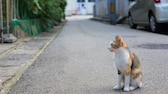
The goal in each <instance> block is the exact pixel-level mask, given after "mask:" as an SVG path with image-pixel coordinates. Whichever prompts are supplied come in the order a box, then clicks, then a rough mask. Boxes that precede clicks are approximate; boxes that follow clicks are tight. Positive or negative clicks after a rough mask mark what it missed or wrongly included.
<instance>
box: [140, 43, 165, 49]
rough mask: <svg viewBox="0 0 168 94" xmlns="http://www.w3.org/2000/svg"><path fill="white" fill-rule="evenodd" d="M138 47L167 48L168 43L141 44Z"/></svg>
mask: <svg viewBox="0 0 168 94" xmlns="http://www.w3.org/2000/svg"><path fill="white" fill-rule="evenodd" d="M138 47H140V48H145V49H168V44H151V43H149V44H141V45H138Z"/></svg>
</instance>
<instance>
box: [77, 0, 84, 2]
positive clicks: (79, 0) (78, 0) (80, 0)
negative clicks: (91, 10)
mask: <svg viewBox="0 0 168 94" xmlns="http://www.w3.org/2000/svg"><path fill="white" fill-rule="evenodd" d="M77 2H85V0H77Z"/></svg>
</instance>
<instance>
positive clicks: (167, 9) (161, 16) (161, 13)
mask: <svg viewBox="0 0 168 94" xmlns="http://www.w3.org/2000/svg"><path fill="white" fill-rule="evenodd" d="M155 7H156V9H155V11H156V19H157V22H158V23H168V16H167V15H168V4H167V5H165V6H163V5H155Z"/></svg>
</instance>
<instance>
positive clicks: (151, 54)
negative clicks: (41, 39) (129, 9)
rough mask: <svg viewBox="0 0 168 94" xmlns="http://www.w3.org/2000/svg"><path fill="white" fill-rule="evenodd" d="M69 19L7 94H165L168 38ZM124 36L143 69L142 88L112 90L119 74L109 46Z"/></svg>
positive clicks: (166, 86)
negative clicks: (114, 40) (118, 36)
mask: <svg viewBox="0 0 168 94" xmlns="http://www.w3.org/2000/svg"><path fill="white" fill-rule="evenodd" d="M89 18H90V16H72V17H68V18H67V19H68V22H67V24H66V25H65V26H64V28H63V29H62V32H61V33H60V35H59V36H58V37H57V38H56V39H55V40H54V41H53V42H52V43H51V44H50V45H49V46H48V47H47V49H46V50H45V51H44V53H43V54H42V55H41V56H40V57H39V58H38V59H37V60H36V61H35V62H34V64H33V65H32V66H31V67H30V68H29V69H28V70H27V72H26V73H25V74H24V75H23V76H22V78H21V79H20V80H19V81H18V82H17V84H16V85H15V86H14V87H13V88H12V89H11V91H10V93H9V94H167V92H168V89H167V88H168V72H167V71H168V63H167V62H168V36H167V35H161V34H155V33H150V32H147V31H143V30H133V29H130V28H129V27H128V26H127V25H116V26H113V25H110V24H106V23H101V22H97V21H91V20H88V19H89ZM117 34H119V35H121V36H122V37H123V39H124V40H125V41H126V42H127V45H128V46H129V47H130V49H131V50H132V51H133V52H134V53H136V54H137V56H138V57H139V59H140V62H141V64H142V68H143V76H144V78H143V87H142V88H141V89H137V90H135V91H131V92H123V91H114V90H113V86H115V84H116V77H117V71H116V68H115V66H114V62H113V59H112V57H113V54H112V53H111V52H109V51H108V49H107V46H108V45H109V42H110V41H111V40H112V39H113V38H114V37H115V35H117Z"/></svg>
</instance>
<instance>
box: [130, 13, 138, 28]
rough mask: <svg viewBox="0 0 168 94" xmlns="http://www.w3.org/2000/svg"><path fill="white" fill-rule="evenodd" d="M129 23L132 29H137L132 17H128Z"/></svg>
mask: <svg viewBox="0 0 168 94" xmlns="http://www.w3.org/2000/svg"><path fill="white" fill-rule="evenodd" d="M128 23H129V26H130V28H133V29H136V27H137V25H136V24H134V21H133V19H132V16H131V15H129V16H128Z"/></svg>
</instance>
